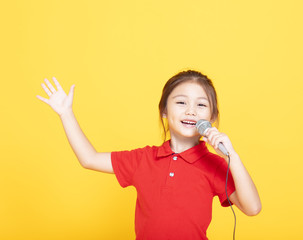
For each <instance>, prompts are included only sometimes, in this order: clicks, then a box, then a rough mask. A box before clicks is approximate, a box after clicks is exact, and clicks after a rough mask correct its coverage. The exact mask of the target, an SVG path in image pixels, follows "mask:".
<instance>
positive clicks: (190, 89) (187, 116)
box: [164, 81, 211, 139]
mask: <svg viewBox="0 0 303 240" xmlns="http://www.w3.org/2000/svg"><path fill="white" fill-rule="evenodd" d="M164 117H166V118H167V121H168V128H169V131H170V135H171V137H172V138H173V137H177V138H179V137H186V138H195V139H196V138H198V139H199V138H200V135H199V133H198V131H197V130H196V126H195V124H196V122H197V121H198V120H200V119H205V120H208V121H210V120H211V112H210V103H209V100H208V98H207V95H206V93H205V91H204V89H203V87H202V86H201V85H199V84H198V83H195V82H191V81H189V82H185V83H182V84H180V85H178V86H177V87H176V88H175V89H174V90H173V91H172V92H171V94H170V95H169V97H168V99H167V105H166V111H165V114H164Z"/></svg>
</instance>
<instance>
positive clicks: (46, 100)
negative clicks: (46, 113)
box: [36, 95, 49, 104]
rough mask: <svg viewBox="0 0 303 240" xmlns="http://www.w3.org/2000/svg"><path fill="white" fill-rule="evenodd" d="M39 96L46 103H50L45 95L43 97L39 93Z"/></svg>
mask: <svg viewBox="0 0 303 240" xmlns="http://www.w3.org/2000/svg"><path fill="white" fill-rule="evenodd" d="M36 97H37V98H39V99H40V100H41V101H43V102H45V103H46V104H49V101H48V99H46V98H44V97H41V96H39V95H37V96H36Z"/></svg>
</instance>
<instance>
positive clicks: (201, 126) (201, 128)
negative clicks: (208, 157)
mask: <svg viewBox="0 0 303 240" xmlns="http://www.w3.org/2000/svg"><path fill="white" fill-rule="evenodd" d="M196 128H197V130H198V132H199V133H200V134H201V135H202V136H204V137H206V136H205V134H206V132H207V130H208V129H209V128H211V124H210V122H209V121H207V120H204V119H200V120H199V121H198V122H197V123H196ZM218 147H219V149H220V151H221V152H222V153H223V154H224V155H226V156H229V153H228V152H227V150H226V148H225V147H224V145H223V143H221V142H220V143H219V146H218Z"/></svg>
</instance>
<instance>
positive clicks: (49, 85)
mask: <svg viewBox="0 0 303 240" xmlns="http://www.w3.org/2000/svg"><path fill="white" fill-rule="evenodd" d="M44 81H45V83H46V84H47V86H48V88H49V89H50V90H51V91H52V93H55V92H56V89H55V88H54V87H53V85H52V84H51V83H50V82H49V81H48V80H47V79H46V78H45V79H44Z"/></svg>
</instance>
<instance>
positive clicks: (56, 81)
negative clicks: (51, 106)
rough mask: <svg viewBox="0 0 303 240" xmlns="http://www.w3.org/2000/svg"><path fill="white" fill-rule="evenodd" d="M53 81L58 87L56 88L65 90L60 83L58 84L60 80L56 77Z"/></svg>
mask: <svg viewBox="0 0 303 240" xmlns="http://www.w3.org/2000/svg"><path fill="white" fill-rule="evenodd" d="M53 81H54V83H55V85H56V87H57V89H58V90H63V88H62V87H61V85H60V83H59V82H58V80H57V79H56V78H55V77H53Z"/></svg>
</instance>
